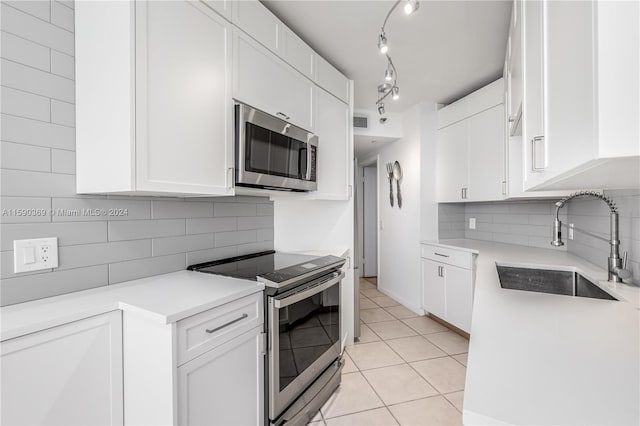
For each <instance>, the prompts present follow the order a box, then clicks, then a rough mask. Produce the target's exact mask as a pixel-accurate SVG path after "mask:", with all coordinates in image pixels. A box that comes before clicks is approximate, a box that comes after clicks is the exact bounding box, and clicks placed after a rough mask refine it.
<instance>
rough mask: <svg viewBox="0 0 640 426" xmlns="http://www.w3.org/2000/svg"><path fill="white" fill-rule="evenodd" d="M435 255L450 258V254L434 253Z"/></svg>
mask: <svg viewBox="0 0 640 426" xmlns="http://www.w3.org/2000/svg"><path fill="white" fill-rule="evenodd" d="M433 254H435V255H436V256H442V257H449V255H448V254H442V253H438V252H435V251H434V252H433Z"/></svg>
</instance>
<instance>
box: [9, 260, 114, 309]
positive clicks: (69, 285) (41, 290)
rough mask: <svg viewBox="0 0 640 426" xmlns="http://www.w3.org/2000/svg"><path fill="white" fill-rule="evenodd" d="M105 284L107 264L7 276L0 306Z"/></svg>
mask: <svg viewBox="0 0 640 426" xmlns="http://www.w3.org/2000/svg"><path fill="white" fill-rule="evenodd" d="M107 284H108V271H107V265H97V266H92V267H89V268H78V269H70V270H67V271H56V272H51V273H45V274H37V275H29V276H23V277H17V278H9V279H5V280H3V281H2V306H6V305H12V304H14V303H20V302H26V301H29V300H35V299H41V298H43V297H50V296H57V295H59V294H65V293H71V292H74V291H80V290H88V289H90V288H95V287H100V286H103V285H107Z"/></svg>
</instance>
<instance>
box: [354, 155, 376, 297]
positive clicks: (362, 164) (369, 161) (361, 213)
mask: <svg viewBox="0 0 640 426" xmlns="http://www.w3.org/2000/svg"><path fill="white" fill-rule="evenodd" d="M373 165H375V166H376V170H377V174H376V176H377V179H376V193H377V194H378V196H377V197H376V217H377V218H378V220H377V223H376V251H377V253H376V277H377V279H378V285H379V284H380V226H379V223H380V176H381V175H380V154H376V155H373V156H371V157H368V158H365V159H364V160H362V161H358V173H357V176H358V179H359V180H358V182H357V184H358V188H359V189H360V191H359V192H360V193H361V194H362V197H361V198H360V199H359V200H357V201H358V204H359V205H360V209H359V212H358V219H359V227H361V229H360V230H359V231H362V232H358V234H359V235H358V237H359V238H358V244H359V245H360V247H361V249H360V259H359V261H360V265H361V268H360V278H361V277H364V262H363V261H364V176H363V173H361V170H364V168H365V167H369V166H373Z"/></svg>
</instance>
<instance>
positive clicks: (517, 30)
mask: <svg viewBox="0 0 640 426" xmlns="http://www.w3.org/2000/svg"><path fill="white" fill-rule="evenodd" d="M522 3H523V1H522V0H514V2H513V8H512V10H511V23H510V26H509V37H508V39H507V54H506V55H505V56H506V60H505V69H504V79H505V86H506V92H507V96H506V99H505V109H506V114H507V122H508V131H509V135H512V136H513V135H519V134H521V133H522V84H523V81H522V71H523V70H522V66H523V65H522Z"/></svg>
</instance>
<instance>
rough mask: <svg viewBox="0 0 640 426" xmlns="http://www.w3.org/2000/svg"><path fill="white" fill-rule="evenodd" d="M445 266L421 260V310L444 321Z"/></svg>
mask: <svg viewBox="0 0 640 426" xmlns="http://www.w3.org/2000/svg"><path fill="white" fill-rule="evenodd" d="M444 267H445V265H444V264H442V263H438V262H434V261H432V260H428V259H422V309H424V310H425V311H427V312H430V313H432V314H433V315H435V316H437V317H439V318H442V319H445V314H446V311H445V289H444V285H445V281H444V277H443V275H444V274H443V269H444Z"/></svg>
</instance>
